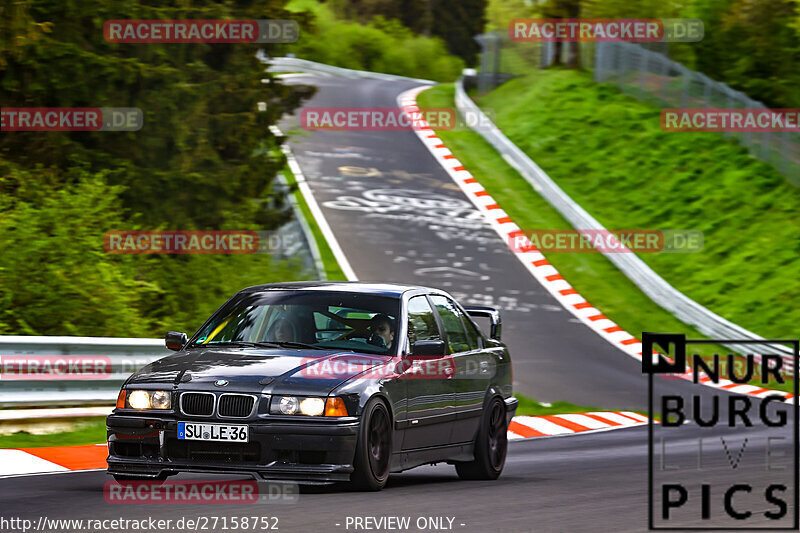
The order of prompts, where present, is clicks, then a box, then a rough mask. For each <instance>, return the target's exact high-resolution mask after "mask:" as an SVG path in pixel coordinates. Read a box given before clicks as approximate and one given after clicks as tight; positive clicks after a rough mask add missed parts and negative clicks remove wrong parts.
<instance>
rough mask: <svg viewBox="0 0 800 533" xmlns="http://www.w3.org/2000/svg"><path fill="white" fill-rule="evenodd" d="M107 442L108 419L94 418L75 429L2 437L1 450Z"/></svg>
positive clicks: (21, 432) (76, 425) (78, 422)
mask: <svg viewBox="0 0 800 533" xmlns="http://www.w3.org/2000/svg"><path fill="white" fill-rule="evenodd" d="M105 441H106V419H105V417H102V418H92V419H89V420H84V421H76V422H75V429H72V430H70V431H61V432H58V433H48V434H45V435H32V434H30V433H27V432H25V431H20V432H18V433H13V434H11V435H2V436H0V448H45V447H49V446H80V445H82V444H98V443H102V442H105Z"/></svg>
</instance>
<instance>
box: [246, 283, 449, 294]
mask: <svg viewBox="0 0 800 533" xmlns="http://www.w3.org/2000/svg"><path fill="white" fill-rule="evenodd" d="M269 290H301V291H346V292H357V293H363V294H380V295H383V296H396V297H400V296H402V295H403V293H404V292H407V291H415V290H423V291H426V292H427V291H438V289H432V288H430V287H422V286H420V285H404V284H401V283H382V282H366V281H291V282H282V283H268V284H265V285H255V286H253V287H248V288H246V289H244V290H243V291H242V292H260V291H269Z"/></svg>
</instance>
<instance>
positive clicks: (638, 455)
mask: <svg viewBox="0 0 800 533" xmlns="http://www.w3.org/2000/svg"><path fill="white" fill-rule="evenodd" d="M286 81H287V82H290V83H308V84H314V85H316V86H318V87H319V91H318V92H317V94H316V95H315V97H314V98H313V100H312V101H311V102H309V103H308V104H307V105H308V106H315V107H320V106H322V107H339V106H342V107H389V106H392V107H394V106H396V98H397V95H398V94H400V93H401V92H403V91H405V90H407V89H410V88H412V87H415V86H416V84H415V83H413V82H409V83H405V82H384V81H371V80H348V79H341V78H314V77H310V76H291V77H288V78H287V80H286ZM281 129H283V130H284V131H289V132H293V133H295V132H296V133H298V134H297V135H293V138H292V141H291V148H292V151H293V152H294V154H295V156H296V158H297V161H298V163H299V164H300V167H301V168H302V170H303V172H304V174H305V177H306V179H307V180H308V181H309V183H310V186H311V189H312V190H313V193H314V196H315V198H316V200H317V202H318V203H319V205H320V206H321V208H322V210H323V213H324V215H325V217H326V219H327V221H328V223H329V224H330V226H331V228H332V230H333V232H334V234H335V235H336V238H337V240H338V241H339V244H340V245H341V247H342V249H343V251H344V253H345V255H346V256H347V258H348V259H349V261H350V263H351V265H352V266H353V269H354V270H355V273H356V274H357V276H358V278H359V279H360V280H363V281H370V280H385V281H397V282H409V283H419V284H423V285H432V286H437V287H441V288H443V289H445V290H448V291H450V292H451V293H452V294H453V295H454V296H456V298H458V299H459V300H460V301H462V303H474V304H481V303H483V304H487V305H496V306H498V307H500V308H501V309H503V320H504V328H503V338H504V340H505V342H507V343H508V345H509V346H510V348H511V353H512V357H513V360H514V382H515V383H514V386H515V390H518V391H521V392H524V393H526V394H528V395H530V396H534V397H536V398H537V399H539V400H545V401H555V400H568V401H570V402H573V403H576V404H580V405H590V406H595V407H598V408H604V409H605V408H607V409H636V410H646V409H647V400H648V396H647V377H646V376H645V375H643V374H642V369H641V364H640V363H639V362H637V361H636V360H634V359H633V358H631V357H629V356H628V355H626V354H624V353H623V352H621V351H620V350H618V349H617V348H616V347H614V346H612V345H611V344H609V343H608V342H606V341H605V340H604V339H602V338H601V337H600V336H598V335H597V334H596V333H594V332H592V331H591V330H589V329H588V328H587V327H585V326H584V325H582V324H581V323H579V322H578V321H577V320H576V319H574V317H572V315H571V314H570V313H569V312H567V311H565V310H564V309H563V308H561V307H560V305H559V304H558V303H557V302H556V301H555V300H554V299H553V298H552V297H551V296H550V295H549V294H548V293H547V292H546V291H545V290H544V289H543V288H542V287H541V286H539V284H538V283H537V281H536V280H535V279H534V278H533V277H532V276H531V275H530V274H529V273H528V272H527V271H526V270H525V269H524V267H523V266H522V265H521V264H520V263H519V261H517V259H516V258H515V257H514V256H513V253H512V252H511V251H510V250H509V248H508V246H507V245H506V243H504V242H502V241H501V240H500V239H499V238H498V237H497V235H496V234H495V233H494V232H493V231H492V230H491V229H490V228H489V227H488V225H487V224H486V223H485V222H484V221H483V220H482V219H481V218H480V216H479V214H478V211H477V210H476V209H475V208H474V207H473V206H472V204H471V203H470V202H469V201H468V200H467V198H466V197H465V196H464V195H463V194H462V192H461V191H460V190H459V189H458V188H457V187H456V185H455V184H454V183H453V182H452V180H451V179H450V177H449V176H448V175H447V174H446V173H445V171H444V170H443V169H442V168H441V167H440V166H439V164H438V163H437V162H436V161H435V159H434V158H433V156H431V155H430V153H429V152H428V150H427V149H426V148H425V147H424V146H423V145H422V143H421V142H420V141H419V140H418V139H417V137H416V136H415V135H414V134H413V132H303V131H300V130H299V126H298V121H297V119H296V118H292V119H287V120H286V121H285V122H284V123H283V124H281ZM597 303H598V305H601V306H602V303H601V302H597ZM658 326H659V325H658V324H653V326H652V328H651V329H652V330H656V331H657V330H658V329H659V327H658ZM632 333H634V334H638V333H639V332H632ZM656 383H657V387H658V389H659V391H660V392H662V393H663V392H671V393H674V394H680V395H682V396H683V397H685V398H687V401H688V399H689V398H690V397H691V395H693V394H696V395H699V397H700V398H701V401H702V400H703V399H705V400H708V399H709V398H710V397H711V394H712V392H713V393H715V394H716V393H717V392H716V391H712V390H711V389H709V388H707V387H703V386H700V385H693V384H691V383H689V382H686V381H682V380H665V379H662V378H657V379H656ZM721 394H723V399H726V398H727V397H726V396H724V393H721ZM703 412H705V413H708V403H706V404H703ZM771 412H774V409H773V410H772V411H771ZM722 413H723V414H725V413H727V409H724V408H723V409H722ZM754 422H755V424H754V426H753V427H752V428H748V429H747V430H743V429H739V430H738V431H737V432H736V433H731V432H730V431H729V430H727V428H721V429H716V428H715V429H707V428H700V427H698V426H697V425H695V424H693V423H689V424H686V425H683V426H681V427H679V428H671V429H669V432H670V433H668V435H669V437H665V438H667V441H666V444H665V450H666V451H665V454H664V455H665V456H666V458H665V464H664V466H665V470H660V469H659V464H657V465H656V475H657V476H662V477H659V478H658V479H662V478H663V479H668V478H670V476H673V480H678V479H680V480H682V482H683V483H684V484H685V485H687V488H688V489H689V490H690V494H691V497H690V498H689V502H688V503H687V504H686V505H684V506H683V507H682V508H681V509H680V510H679V511H673V516H672V518H673V521H672V522H670V525H672V526H673V527H676V526H688V525H694V526H698V525H704V524H703V523H702V522H701V521H700V520H699V517H700V513H701V505H700V500H699V494H700V488H699V487H700V484H701V483H708V484H709V485H711V491H710V504H709V506H710V512H711V518H712V520H713V521H714V524H715V525H718V524H720V523H724V524H726V525H728V526H733V527H737V526H738V524H737V522H736V521H731V520H728V521H727V522H726V521H725V518H724V517H723V513H724V511H723V495H722V493H723V492H724V491H725V489H726V488H727V487H728V486H730V485H732V484H736V483H741V482H742V480H743V479H744V480H746V482H747V483H749V484H750V485H752V487H753V490H752V492H751V493H744V492H742V493H739V494H737V495H736V496H735V499H734V500H733V501H734V502H735V503H734V507H736V508H737V509H740V510H741V511H744V510H749V511H751V512H752V513H753V515H754V516H756V515H757V516H759V517H762V516H763V513H764V512H769V511H774V510H775V509H776V505H774V504H773V503H770V502H769V501H766V500H765V498H764V494H763V492H764V487H766V485H768V484H769V483H771V482H777V481H778V480H780V481H781V482H782V481H783V480H785V479H789V480H791V479H792V472H793V469H792V468H786V467H787V465H789V466H791V459H792V456H793V452H792V447H791V446H790V445H791V437H792V433H791V430H790V429H789V428H790V427H791V420H790V425H789V426H787V427H785V428H772V427H767V426H764V425H763V424H760V423H758V421H757V420H754ZM664 431H665V432H666V430H664ZM659 434H660V433H659ZM698 437H703V439H704V440H703V449H702V451H700V452H699V450H698ZM720 437H722V438H723V439H725V440H722V439H721V438H720ZM768 437H771V438H773V439H776V440H775V441H773V443H772V448H773V450H772V453H773V456H774V458H775V459H774V464H773V466H777V468H780V467H784V469H783V470H777V469H773V470H769V469H768V468H767V465H766V461H767V459H765V458H766V449H765V447H766V444H765V443H766V442H767V438H768ZM777 437H783V438H784V440H780V441H778V440H777ZM744 438H747V439H748V441H747V443H746V449H742V443H743V442H744ZM659 446H660V444H659ZM781 453H782V454H783V456H781ZM657 455H658V457H659V458H661V454H660V453H659V454H657ZM698 455H699V456H700V460H699V461H700V462H702V468H699V469H698ZM737 458H738V459H739V461H737ZM781 462H782V463H783V464H781ZM732 464H736V467H735V468H734V467H732ZM674 467H680V468H679V470H666V469H668V468H674ZM794 471H796V469H795V470H794ZM191 478H192V476H180V477H179V478H178V479H191ZM109 479H110V477H108V476H106V474H105V472H99V471H96V472H83V473H74V474H58V475H43V476H30V477H24V478H7V479H1V480H0V499H1V500H2V501H3V502H4V515H6V516H18V517H22V518H27V519H30V520H32V521H33V522H34V523H36V522H37V521H38V519H39V517H40V516H46V517H48V518H50V519H53V518H82V519H90V518H91V519H100V518H118V517H127V518H143V517H154V518H159V517H160V518H172V519H177V518H180V517H182V516H185V517H198V516H245V515H249V516H252V515H266V516H274V517H277V518H278V527H279V530H280V531H284V532H295V531H298V532H300V531H303V532H305V531H309V532H311V531H355V530H362V531H363V530H366V529H363V528H362V529H355V528H354V527H353V525H350V526H349V527H348V526H347V517H355V516H359V517H367V516H369V517H389V516H409V517H411V523H412V525H413V524H415V523H416V521H417V520H418V519H419V518H420V517H450V518H452V519H453V521H452V530H455V531H480V532H501V531H502V532H506V531H507V532H516V531H537V532H538V531H643V530H646V529H647V525H648V522H647V519H648V447H647V428H646V427H639V428H632V429H623V430H617V431H609V432H599V433H589V434H584V435H575V436H567V437H553V438H543V439H533V440H526V441H516V442H511V443H510V444H509V455H508V459H507V463H506V467H505V471H504V473H503V475H502V477H501V478H500V479H499V480H498V481H495V482H462V481H459V480H458V478H457V476H456V474H455V470H454V468H453V467H452V466H449V465H437V466H430V467H422V468H419V469H416V470H412V471H410V472H407V473H404V474H399V475H395V476H392V477H391V479H390V481H389V485H388V487H387V488H386V489H385V490H384V491H382V492H380V493H347V492H341V491H339V490H337V489H335V488H334V489H319V490H314V491H311V492H309V493H302V494H300V496H299V499H298V501H297V502H296V503H294V504H272V505H266V504H257V505H249V506H245V505H112V504H108V503H106V502H105V500H104V498H103V484H104V483H105V482H106V481H108V480H109ZM796 496H797V495H796V494H795V493H794V491H793V487H792V486H791V485H789V486H788V487H787V489H786V491H785V492H783V494H782V495H781V497H782V498H783V499H784V500H785V501H786V502H787V503H788V509H789V512H788V514H787V518H786V519H785V520H784V521H781V522H780V524H779V525H782V526H787V525H789V526H790V525H791V520H792V519H793V513H794V512H795V511H796V510H797V506H796V504H795V498H796ZM659 513H660V508H659V509H657V513H656V514H657V515H659ZM657 518H658V516H657ZM759 520H760V523H756V522H748V525H749V526H750V527H756V526H757V525H762V526H763V525H768V523H769V522H770V521H768V520H767V519H766V518H760V519H759ZM787 521H788V522H787ZM444 524H445V526H447V525H448V524H449V522H448V521H447V520H445V521H444ZM706 525H707V524H706ZM769 525H771V526H773V527H774V526H775V525H778V524H776V523H774V522H773V523H770V524H769ZM373 530H374V529H373ZM410 530H411V531H417V530H418V529H416V528H415V527H412V528H411V529H410ZM425 530H433V529H430V527H429V528H428V529H425ZM176 531H177V529H176Z"/></svg>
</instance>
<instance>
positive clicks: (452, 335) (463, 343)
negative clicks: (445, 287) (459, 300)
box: [431, 296, 471, 353]
mask: <svg viewBox="0 0 800 533" xmlns="http://www.w3.org/2000/svg"><path fill="white" fill-rule="evenodd" d="M431 301H433V305H435V306H436V310H437V311H439V316H440V317H441V319H442V325H443V326H444V330H445V331H446V332H447V342H448V344H449V345H450V353H457V352H466V351H468V350H470V349H471V348H470V345H469V342H468V341H467V334H466V333H465V332H464V323H463V322H462V321H461V311H459V310H458V308H457V307H456V306H455V304H454V303H453V302H452V301H450V300H449V299H448V298H445V297H444V296H431Z"/></svg>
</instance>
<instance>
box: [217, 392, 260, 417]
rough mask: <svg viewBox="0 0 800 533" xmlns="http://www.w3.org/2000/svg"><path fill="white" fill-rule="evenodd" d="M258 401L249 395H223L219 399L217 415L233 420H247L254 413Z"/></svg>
mask: <svg viewBox="0 0 800 533" xmlns="http://www.w3.org/2000/svg"><path fill="white" fill-rule="evenodd" d="M255 401H256V399H255V398H254V397H253V396H248V395H247V394H223V395H222V396H220V397H219V407H218V408H217V414H218V415H219V416H227V417H232V418H247V417H248V416H250V413H251V412H252V411H253V404H254V403H255Z"/></svg>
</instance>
